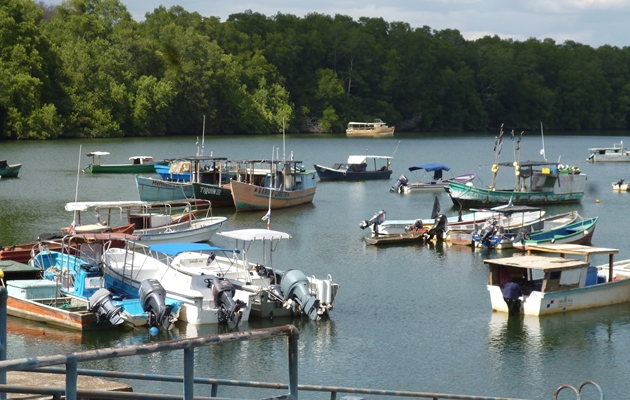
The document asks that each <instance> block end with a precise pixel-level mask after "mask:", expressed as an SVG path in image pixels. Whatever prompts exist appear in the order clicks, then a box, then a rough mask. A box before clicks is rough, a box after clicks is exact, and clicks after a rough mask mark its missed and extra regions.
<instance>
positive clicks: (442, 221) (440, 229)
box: [427, 214, 448, 240]
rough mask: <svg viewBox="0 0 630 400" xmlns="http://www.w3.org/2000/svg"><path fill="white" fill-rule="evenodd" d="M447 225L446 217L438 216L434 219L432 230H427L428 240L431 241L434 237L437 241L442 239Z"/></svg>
mask: <svg viewBox="0 0 630 400" xmlns="http://www.w3.org/2000/svg"><path fill="white" fill-rule="evenodd" d="M447 225H448V218H446V215H444V214H438V216H437V217H435V221H434V222H433V228H431V229H429V232H427V234H428V236H429V237H428V239H429V240H431V239H433V237H434V236H435V237H436V238H437V240H442V239H444V233H445V232H446V230H447V228H446V226H447Z"/></svg>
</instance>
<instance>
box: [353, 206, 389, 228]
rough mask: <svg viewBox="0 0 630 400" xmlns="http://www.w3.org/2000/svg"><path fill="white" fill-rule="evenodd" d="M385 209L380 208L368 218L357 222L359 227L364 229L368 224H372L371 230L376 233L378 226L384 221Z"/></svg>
mask: <svg viewBox="0 0 630 400" xmlns="http://www.w3.org/2000/svg"><path fill="white" fill-rule="evenodd" d="M385 214H386V212H385V210H381V211H379V212H377V213H376V214H374V216H373V217H372V218H370V219H366V220H364V221H362V222H361V224H359V228H361V229H365V228H367V227H369V226H373V228H372V230H373V231H374V233H378V226H379V225H380V224H382V223H383V222H385Z"/></svg>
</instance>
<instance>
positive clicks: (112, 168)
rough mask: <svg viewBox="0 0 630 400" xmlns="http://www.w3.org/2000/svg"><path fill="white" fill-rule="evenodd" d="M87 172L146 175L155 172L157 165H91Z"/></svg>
mask: <svg viewBox="0 0 630 400" xmlns="http://www.w3.org/2000/svg"><path fill="white" fill-rule="evenodd" d="M86 171H87V172H89V173H92V174H146V173H154V172H155V163H148V164H105V165H90V166H88V167H87V168H86Z"/></svg>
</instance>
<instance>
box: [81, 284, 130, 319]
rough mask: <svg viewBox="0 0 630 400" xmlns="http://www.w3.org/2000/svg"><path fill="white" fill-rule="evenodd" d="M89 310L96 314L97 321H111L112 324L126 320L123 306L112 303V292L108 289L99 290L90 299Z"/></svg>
mask: <svg viewBox="0 0 630 400" xmlns="http://www.w3.org/2000/svg"><path fill="white" fill-rule="evenodd" d="M88 311H90V312H93V313H94V314H95V315H96V321H97V322H105V321H109V322H111V324H112V325H120V324H122V323H123V322H125V320H124V319H123V317H122V315H120V314H121V313H122V311H123V308H122V307H116V306H114V304H113V303H112V293H111V292H110V291H109V290H107V289H103V288H101V289H99V290H97V291H96V292H95V293H94V294H93V295H92V296H91V297H90V300H89V301H88Z"/></svg>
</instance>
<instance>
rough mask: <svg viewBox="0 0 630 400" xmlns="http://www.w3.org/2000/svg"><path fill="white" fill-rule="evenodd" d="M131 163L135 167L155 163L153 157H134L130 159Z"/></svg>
mask: <svg viewBox="0 0 630 400" xmlns="http://www.w3.org/2000/svg"><path fill="white" fill-rule="evenodd" d="M129 161H131V163H132V164H133V165H142V164H150V163H152V162H153V157H150V156H132V157H129Z"/></svg>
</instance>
